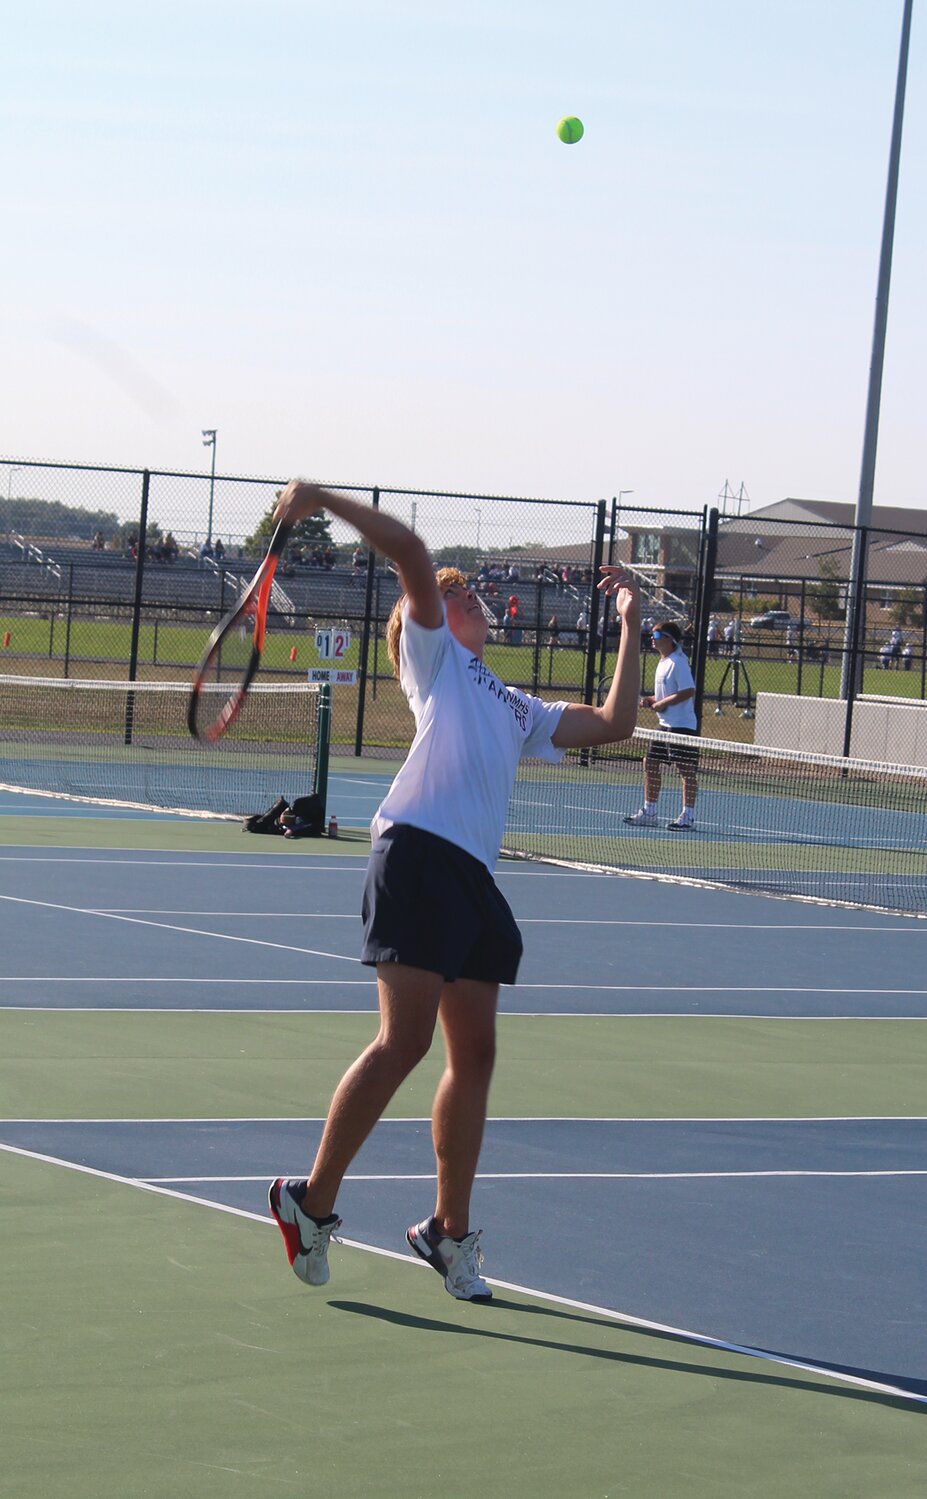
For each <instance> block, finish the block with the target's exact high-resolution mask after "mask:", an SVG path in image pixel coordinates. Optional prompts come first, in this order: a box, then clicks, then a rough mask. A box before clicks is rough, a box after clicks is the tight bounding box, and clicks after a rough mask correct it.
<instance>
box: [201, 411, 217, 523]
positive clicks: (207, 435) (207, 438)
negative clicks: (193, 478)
mask: <svg viewBox="0 0 927 1499" xmlns="http://www.w3.org/2000/svg"><path fill="white" fill-rule="evenodd" d="M203 447H204V448H212V472H211V474H210V475H209V520H208V523H207V526H206V540H207V542H208V543H209V545H210V546H211V545H212V507H213V501H214V500H215V497H216V429H215V427H205V428H204V429H203Z"/></svg>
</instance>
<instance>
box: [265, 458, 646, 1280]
mask: <svg viewBox="0 0 927 1499" xmlns="http://www.w3.org/2000/svg"><path fill="white" fill-rule="evenodd" d="M323 508H324V509H325V510H326V511H327V512H328V513H329V514H330V515H333V516H337V517H338V519H339V520H343V521H347V522H348V523H349V524H350V525H352V526H354V527H355V528H356V529H357V530H358V531H359V532H360V534H361V536H362V537H364V539H365V540H366V541H367V542H368V543H369V544H370V545H371V546H372V547H374V548H375V550H376V551H378V552H382V553H384V554H385V555H386V556H387V557H389V558H390V559H391V560H392V561H393V562H394V563H395V565H396V568H397V569H398V572H399V578H400V582H401V585H402V590H403V596H402V598H401V599H400V600H399V602H398V603H397V605H396V607H395V608H394V610H393V613H392V615H391V617H390V621H389V625H388V627H387V648H388V650H389V654H390V659H391V661H392V663H393V667H394V670H395V671H396V674H397V676H398V678H399V681H400V684H401V686H402V689H403V691H404V692H405V695H406V697H407V698H408V700H409V706H410V707H411V709H412V712H413V714H414V717H415V725H416V732H415V738H414V740H413V743H412V747H411V749H410V750H409V754H408V758H407V759H406V761H405V763H404V765H403V766H402V768H401V769H400V771H399V773H398V774H397V776H396V778H395V780H394V781H393V784H392V786H391V787H390V788H389V790H388V792H387V793H386V796H385V798H384V799H383V802H382V803H381V805H380V807H379V809H378V811H377V813H376V815H375V817H374V819H373V822H372V824H371V835H372V840H373V846H372V849H371V854H370V863H369V865H368V869H367V878H366V883H365V887H364V897H363V908H362V915H363V922H364V943H363V950H362V954H361V960H362V962H364V963H367V964H369V965H370V966H374V967H376V970H377V988H378V993H379V1008H380V1029H379V1034H378V1035H377V1037H376V1039H375V1040H374V1041H373V1042H372V1043H371V1045H370V1046H368V1047H367V1049H366V1051H364V1052H363V1053H362V1055H361V1056H359V1057H358V1058H357V1060H356V1061H355V1062H354V1063H353V1064H352V1065H351V1066H350V1067H349V1068H348V1070H347V1072H346V1073H345V1075H344V1077H343V1078H342V1079H341V1082H340V1083H339V1084H338V1087H337V1088H336V1090H335V1094H334V1097H333V1099H332V1102H331V1107H330V1109H329V1112H328V1118H327V1120H326V1123H325V1128H324V1131H323V1134H322V1140H321V1143H320V1145H319V1149H318V1154H317V1155H316V1158H315V1163H314V1165H313V1167H312V1171H311V1173H310V1175H309V1177H308V1178H298V1179H286V1178H284V1177H279V1178H278V1179H277V1180H276V1181H274V1182H273V1183H272V1185H271V1187H270V1192H269V1202H270V1210H271V1212H272V1214H273V1216H274V1218H275V1219H276V1221H277V1223H278V1225H279V1227H280V1230H281V1232H282V1234H283V1237H284V1241H285V1243H286V1250H287V1257H288V1259H289V1262H290V1264H291V1266H292V1267H293V1270H294V1271H295V1273H296V1274H297V1275H298V1276H299V1278H300V1280H303V1281H305V1282H306V1283H307V1284H309V1285H315V1286H321V1285H325V1284H326V1282H327V1281H328V1278H329V1267H328V1249H329V1243H330V1240H331V1236H332V1233H333V1232H334V1231H335V1230H336V1229H337V1228H339V1227H340V1225H341V1219H340V1218H339V1217H338V1215H337V1213H336V1211H335V1201H336V1198H337V1194H338V1191H339V1188H340V1186H341V1182H342V1179H343V1177H344V1175H345V1172H346V1171H347V1169H348V1166H349V1165H350V1163H351V1161H352V1160H353V1159H354V1156H355V1155H356V1154H357V1152H358V1150H359V1149H360V1147H361V1145H362V1144H363V1143H364V1141H365V1140H366V1138H367V1136H368V1135H369V1133H370V1131H371V1130H372V1129H373V1127H374V1125H375V1124H376V1123H377V1121H378V1119H379V1118H380V1116H381V1115H382V1114H383V1111H384V1110H385V1108H386V1106H387V1104H388V1103H389V1101H390V1099H391V1098H392V1097H393V1094H394V1093H395V1092H396V1089H397V1088H398V1087H399V1085H400V1084H401V1083H402V1082H403V1081H404V1079H405V1078H406V1077H407V1076H408V1075H409V1073H410V1072H411V1071H412V1069H413V1068H414V1067H415V1066H416V1065H417V1063H418V1062H420V1061H421V1059H422V1058H423V1057H424V1056H425V1054H426V1052H427V1051H428V1049H429V1047H430V1045H431V1042H432V1038H433V1035H434V1029H435V1024H436V1022H439V1023H440V1025H441V1030H442V1032H443V1037H444V1048H445V1068H444V1072H443V1075H442V1077H441V1080H440V1082H439V1084H438V1089H437V1093H436V1094H435V1099H434V1105H433V1109H432V1138H433V1142H434V1151H435V1157H436V1161H437V1177H438V1186H437V1200H436V1202H435V1207H434V1212H433V1213H432V1215H431V1216H430V1217H428V1218H425V1219H424V1220H423V1221H422V1222H421V1223H416V1224H414V1225H413V1226H412V1227H411V1228H410V1229H409V1230H408V1233H407V1234H406V1238H407V1240H408V1242H409V1244H410V1246H411V1247H412V1249H414V1250H415V1252H416V1254H418V1255H420V1256H421V1258H422V1259H423V1260H426V1261H427V1263H428V1264H429V1265H431V1266H432V1267H433V1268H434V1269H435V1270H437V1272H438V1274H439V1275H440V1276H441V1278H442V1279H443V1281H444V1284H445V1287H446V1289H447V1290H448V1291H449V1292H450V1294H451V1295H452V1296H455V1297H456V1298H457V1299H458V1300H461V1301H490V1300H491V1299H492V1292H491V1290H490V1287H489V1286H488V1285H487V1283H486V1281H485V1280H484V1279H483V1277H482V1275H481V1274H480V1267H481V1264H482V1259H483V1256H482V1253H481V1250H480V1236H481V1234H482V1229H479V1230H476V1231H473V1230H471V1227H470V1196H471V1192H472V1188H473V1182H474V1178H475V1176H476V1168H477V1162H478V1159H479V1154H480V1147H481V1144H482V1138H483V1128H484V1125H485V1122H486V1108H487V1100H488V1096H489V1084H490V1078H491V1076H492V1070H493V1061H494V1056H495V1030H496V1007H497V1002H498V998H499V986H500V984H513V983H514V982H515V978H516V974H517V971H518V964H519V960H520V958H521V954H522V941H521V936H520V933H519V931H518V928H517V926H516V925H515V919H514V917H513V915H512V912H511V911H510V909H509V907H508V905H507V903H506V901H505V900H504V898H503V896H502V895H501V893H500V892H499V890H497V888H496V886H495V883H494V881H493V869H494V867H495V864H496V859H497V857H498V854H499V847H500V844H501V842H502V834H503V829H504V826H505V816H506V809H507V806H508V800H509V797H510V795H511V792H512V787H513V785H514V782H515V773H516V770H517V767H518V762H519V760H520V759H521V757H522V756H533V757H536V758H538V759H543V760H549V761H555V762H556V761H559V760H560V759H561V758H562V756H563V752H564V750H567V749H578V748H581V747H584V746H587V745H588V746H591V745H597V744H610V743H613V742H614V741H615V740H618V739H626V738H628V737H629V736H630V735H631V733H632V732H633V730H634V726H635V722H636V718H637V699H638V686H639V681H640V666H639V660H638V656H639V648H640V602H639V596H638V589H637V584H636V582H635V580H634V578H633V577H632V576H631V575H630V574H629V573H626V572H625V571H623V570H622V569H621V568H618V567H605V568H603V569H602V572H603V577H602V579H601V581H600V582H599V584H598V587H599V589H600V590H601V591H602V593H603V594H605V595H606V596H608V597H611V598H614V600H615V605H616V608H617V612H618V615H619V617H620V619H621V622H622V628H621V636H620V643H619V647H618V662H617V667H616V670H615V674H614V677H613V680H612V685H611V688H610V690H609V693H608V697H607V698H606V700H605V702H604V703H603V704H602V706H601V707H591V706H587V705H585V704H580V703H544V702H541V700H540V699H539V698H536V697H532V696H530V695H529V694H527V693H524V692H521V691H520V690H517V689H515V688H511V687H506V686H504V684H503V683H502V682H501V681H500V680H499V678H498V677H496V676H495V675H494V674H493V672H492V671H490V669H489V667H488V666H486V665H485V663H484V661H483V650H484V646H485V644H486V632H487V621H486V616H485V615H484V613H483V611H482V608H481V607H480V603H479V600H478V599H477V597H476V595H475V593H474V592H473V590H472V589H471V588H469V587H468V585H467V580H466V579H465V577H464V576H463V574H462V573H460V572H458V571H457V570H456V568H441V569H440V570H439V571H438V572H437V573H436V572H435V570H434V567H433V564H432V561H431V558H430V556H429V554H428V551H427V548H426V547H425V545H424V543H423V542H422V540H421V539H420V537H418V536H416V535H415V533H414V532H413V531H410V530H409V529H408V528H407V527H406V526H404V525H403V524H402V523H401V522H400V521H398V520H396V519H394V518H393V517H392V516H389V515H384V514H383V513H382V512H381V511H379V510H374V509H372V508H369V507H367V506H366V505H362V504H358V503H357V502H356V501H354V500H351V499H348V498H345V497H344V496H342V495H340V494H333V493H331V492H329V491H327V490H324V489H321V488H319V487H318V486H317V485H315V484H306V483H302V482H300V481H298V480H294V481H293V482H292V483H290V484H288V485H287V487H286V489H285V490H284V491H283V494H282V495H281V497H280V501H279V503H278V505H277V508H276V512H275V518H276V519H277V520H278V521H283V522H284V523H286V524H287V525H294V524H295V523H296V522H297V521H299V520H302V519H303V518H304V517H305V516H307V515H312V514H313V513H314V512H315V511H317V510H321V509H323ZM606 607H607V606H606Z"/></svg>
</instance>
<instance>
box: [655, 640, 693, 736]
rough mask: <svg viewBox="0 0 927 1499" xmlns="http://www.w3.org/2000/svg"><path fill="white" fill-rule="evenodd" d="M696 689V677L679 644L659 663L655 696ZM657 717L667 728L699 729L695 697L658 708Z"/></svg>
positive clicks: (671, 694)
mask: <svg viewBox="0 0 927 1499" xmlns="http://www.w3.org/2000/svg"><path fill="white" fill-rule="evenodd" d="M687 688H690V689H691V690H692V691H693V692H694V691H695V678H694V677H693V675H692V670H691V668H690V666H689V663H688V661H687V660H686V657H685V654H684V652H683V649H682V646H677V647H676V649H675V650H674V651H673V653H672V655H670V656H664V657H662V659H661V660H660V661H659V662H658V663H657V670H656V673H655V675H654V679H653V695H654V697H655V698H657V699H660V698H661V697H672V696H673V693H674V692H685V691H686V689H687ZM657 718H658V719H659V720H660V723H661V724H662V725H663V727H664V728H665V729H697V728H698V719H697V718H696V716H695V699H694V698H692V697H687V698H686V700H685V702H684V703H670V704H669V706H668V707H666V708H658V709H657Z"/></svg>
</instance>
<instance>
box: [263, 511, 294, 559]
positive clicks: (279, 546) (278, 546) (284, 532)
mask: <svg viewBox="0 0 927 1499" xmlns="http://www.w3.org/2000/svg"><path fill="white" fill-rule="evenodd" d="M292 529H293V527H292V526H288V525H286V524H285V522H284V521H282V520H281V521H278V522H277V529H276V531H275V532H274V534H273V536H272V537H271V538H270V546H269V547H268V548H267V555H268V557H279V556H280V555H281V553H282V551H283V549H284V547H285V546H286V544H287V542H288V541H289V539H290V532H291V531H292Z"/></svg>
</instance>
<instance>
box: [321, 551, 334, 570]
mask: <svg viewBox="0 0 927 1499" xmlns="http://www.w3.org/2000/svg"><path fill="white" fill-rule="evenodd" d="M336 560H337V559H336V557H335V553H334V550H333V548H332V547H326V548H325V552H324V555H323V558H322V561H323V563H324V565H325V567H326V569H327V570H328V572H331V570H332V568H333V567H334V565H335V562H336Z"/></svg>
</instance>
